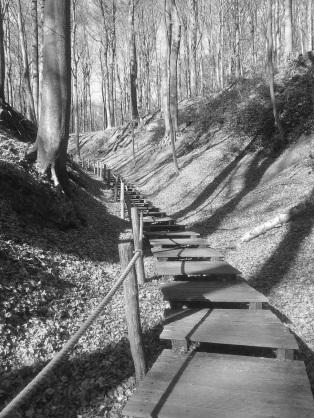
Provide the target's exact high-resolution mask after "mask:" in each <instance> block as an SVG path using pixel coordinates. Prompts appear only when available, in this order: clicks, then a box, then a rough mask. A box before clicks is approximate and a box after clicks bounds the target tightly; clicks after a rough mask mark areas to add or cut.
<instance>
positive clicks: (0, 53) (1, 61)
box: [0, 0, 5, 105]
mask: <svg viewBox="0 0 314 418" xmlns="http://www.w3.org/2000/svg"><path fill="white" fill-rule="evenodd" d="M3 20H4V4H3V0H1V1H0V105H1V104H3V103H4V102H5V96H4V89H5V52H4V30H3Z"/></svg>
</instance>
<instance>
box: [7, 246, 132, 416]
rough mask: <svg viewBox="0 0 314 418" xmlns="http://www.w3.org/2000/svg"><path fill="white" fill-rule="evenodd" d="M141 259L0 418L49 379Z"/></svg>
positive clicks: (127, 269)
mask: <svg viewBox="0 0 314 418" xmlns="http://www.w3.org/2000/svg"><path fill="white" fill-rule="evenodd" d="M138 257H140V251H136V252H135V254H134V256H133V257H132V259H131V261H130V262H129V264H128V266H127V268H126V269H125V271H124V273H123V274H122V276H121V277H120V279H119V280H118V281H117V282H116V283H115V285H114V286H113V287H112V289H111V290H110V292H109V293H108V294H107V295H106V296H105V298H104V300H103V301H102V302H101V303H100V304H99V305H98V306H97V308H95V310H94V311H93V312H92V313H91V314H90V316H89V317H88V318H87V319H86V321H85V322H84V323H83V324H82V325H81V326H80V328H79V329H78V330H77V331H76V333H75V334H74V335H73V336H72V337H71V338H70V340H69V341H68V342H67V343H66V344H65V345H64V347H63V348H62V349H61V350H60V351H59V352H58V353H57V354H56V355H55V356H54V357H53V359H51V360H50V362H49V363H48V364H47V365H46V366H45V367H44V368H43V369H42V370H41V371H40V372H39V373H38V375H37V376H35V377H34V379H33V380H32V381H31V382H30V383H29V384H28V385H27V386H25V388H24V389H23V390H22V391H21V392H20V393H19V394H18V395H17V396H16V397H15V398H14V399H12V401H11V402H10V403H9V404H8V405H7V406H6V407H5V408H4V409H3V410H2V411H1V412H0V418H6V417H8V416H9V415H10V414H11V413H12V412H13V411H14V410H15V409H17V408H18V407H19V406H20V405H21V404H22V403H23V402H24V401H25V400H26V398H28V397H29V395H30V394H31V393H32V392H33V391H34V390H35V389H36V388H37V386H39V385H40V384H41V383H42V381H43V380H44V379H45V378H46V377H47V375H48V374H49V373H50V372H51V370H52V369H53V368H54V367H55V366H56V365H57V364H58V363H60V361H61V360H62V359H63V357H65V355H66V354H67V353H68V351H70V350H71V349H72V348H73V347H74V345H75V344H76V343H77V342H78V340H79V339H80V338H81V336H82V335H83V334H84V333H85V332H86V330H87V329H88V328H89V326H90V325H91V324H92V323H93V322H94V321H95V320H96V319H97V317H98V316H99V315H100V313H101V312H102V310H103V309H104V307H105V305H106V304H107V303H108V302H109V301H110V299H111V298H112V297H113V296H114V294H115V293H116V291H117V290H118V288H119V287H120V286H121V284H122V283H123V282H124V280H125V278H126V277H127V275H128V274H129V272H130V271H131V269H132V267H133V265H134V263H135V261H136V260H137V259H138Z"/></svg>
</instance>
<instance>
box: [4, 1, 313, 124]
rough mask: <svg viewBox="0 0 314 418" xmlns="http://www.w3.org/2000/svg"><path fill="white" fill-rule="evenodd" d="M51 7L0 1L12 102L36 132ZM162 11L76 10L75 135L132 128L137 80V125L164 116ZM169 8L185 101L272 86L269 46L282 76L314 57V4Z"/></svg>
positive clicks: (128, 6) (103, 6)
mask: <svg viewBox="0 0 314 418" xmlns="http://www.w3.org/2000/svg"><path fill="white" fill-rule="evenodd" d="M44 3H45V0H32V1H25V0H10V1H9V0H2V1H1V4H2V10H1V20H2V21H3V32H1V31H0V38H1V37H3V45H4V53H5V54H4V55H5V61H6V66H5V72H6V77H5V79H6V82H5V98H6V101H7V102H8V103H9V104H10V105H11V106H14V107H15V108H16V109H18V110H19V111H20V112H21V113H22V114H25V115H27V116H28V117H29V118H30V119H31V120H33V121H34V122H36V121H37V120H38V118H39V111H40V110H39V109H40V101H41V88H40V86H41V83H42V68H43V51H42V50H43V26H44V24H43V22H44ZM163 3H164V1H163V0H158V1H153V0H90V1H83V0H73V1H72V2H71V9H72V10H71V15H72V17H71V20H72V23H71V31H72V40H71V50H72V90H73V94H72V111H71V131H72V132H73V131H76V132H78V131H80V132H85V131H93V130H99V129H104V128H110V127H113V126H117V125H121V124H123V123H125V122H128V121H129V120H130V119H131V118H132V109H131V107H132V103H131V95H132V93H131V88H130V83H131V79H132V81H133V84H134V86H135V87H134V88H135V91H136V93H135V94H136V99H137V104H136V105H137V108H138V113H139V116H140V117H143V116H144V115H145V114H147V113H149V112H152V111H155V110H157V109H159V108H160V107H161V105H162V83H163V75H164V72H165V71H166V69H165V67H164V65H163V55H164V53H165V51H164V50H165V48H166V47H167V45H166V44H167V42H165V34H164V28H163V23H164V22H163V20H164V10H165V7H166V6H165V5H164V4H163ZM166 3H167V2H166ZM168 3H173V4H174V5H175V6H176V8H177V13H178V19H179V20H178V28H177V29H176V36H177V43H178V45H177V48H178V59H177V87H178V88H177V95H178V100H182V99H185V98H189V97H194V96H198V95H207V94H209V93H212V92H217V91H219V90H221V89H223V88H226V87H228V86H230V85H231V84H232V83H234V82H235V81H236V80H237V79H239V78H265V76H266V75H267V71H266V70H267V60H268V61H269V56H268V58H267V52H268V49H269V46H270V45H269V44H270V41H271V43H272V45H271V47H272V51H271V58H272V62H273V65H274V72H275V73H276V72H277V71H278V69H280V67H281V66H282V65H283V64H285V62H286V61H287V59H289V57H290V58H295V57H296V56H298V55H299V54H303V53H305V52H306V51H311V50H312V49H313V3H314V2H313V0H301V1H294V2H293V1H292V0H275V1H264V2H256V1H255V0H236V1H233V0H232V1H231V0H214V1H207V0H199V1H197V0H189V1H187V2H182V1H177V2H176V4H175V2H174V1H168ZM269 5H271V8H270V9H271V16H270V13H269ZM270 18H271V22H270V21H269V19H270ZM270 23H271V27H270V26H269V24H270ZM171 24H172V25H173V26H175V24H173V21H172V22H171ZM269 31H271V34H272V36H271V38H270V37H269ZM172 37H173V38H174V35H173V34H172ZM168 41H169V39H168ZM172 41H173V39H172ZM268 70H269V68H268ZM268 75H269V71H268Z"/></svg>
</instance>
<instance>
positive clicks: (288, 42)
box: [285, 0, 293, 59]
mask: <svg viewBox="0 0 314 418" xmlns="http://www.w3.org/2000/svg"><path fill="white" fill-rule="evenodd" d="M292 41H293V39H292V0H285V58H286V59H288V58H290V56H291V54H292V51H293V42H292Z"/></svg>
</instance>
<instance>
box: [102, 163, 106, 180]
mask: <svg viewBox="0 0 314 418" xmlns="http://www.w3.org/2000/svg"><path fill="white" fill-rule="evenodd" d="M101 174H102V177H101V178H102V179H103V181H106V175H107V173H106V164H103V168H102V173H101Z"/></svg>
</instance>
